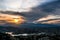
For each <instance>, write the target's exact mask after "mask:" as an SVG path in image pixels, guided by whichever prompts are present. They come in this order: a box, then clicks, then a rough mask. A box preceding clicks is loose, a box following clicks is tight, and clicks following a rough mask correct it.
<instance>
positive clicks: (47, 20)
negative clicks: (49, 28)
mask: <svg viewBox="0 0 60 40" xmlns="http://www.w3.org/2000/svg"><path fill="white" fill-rule="evenodd" d="M33 23H43V24H57V23H60V15H48V16H46V17H42V18H40V19H38V20H35V21H33Z"/></svg>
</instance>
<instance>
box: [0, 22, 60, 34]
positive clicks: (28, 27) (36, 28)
mask: <svg viewBox="0 0 60 40" xmlns="http://www.w3.org/2000/svg"><path fill="white" fill-rule="evenodd" d="M59 31H60V26H57V25H52V24H34V23H28V24H27V23H25V24H22V25H20V26H19V27H12V26H7V27H4V26H0V32H14V33H40V32H47V33H60V32H59Z"/></svg>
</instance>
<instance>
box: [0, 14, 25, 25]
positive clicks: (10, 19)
mask: <svg viewBox="0 0 60 40" xmlns="http://www.w3.org/2000/svg"><path fill="white" fill-rule="evenodd" d="M0 21H1V22H3V23H10V24H22V23H24V22H25V20H24V17H23V16H19V15H10V14H0Z"/></svg>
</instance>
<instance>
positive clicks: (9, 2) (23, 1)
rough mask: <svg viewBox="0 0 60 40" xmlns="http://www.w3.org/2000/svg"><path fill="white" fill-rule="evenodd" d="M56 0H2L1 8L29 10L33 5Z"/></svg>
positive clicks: (0, 2)
mask: <svg viewBox="0 0 60 40" xmlns="http://www.w3.org/2000/svg"><path fill="white" fill-rule="evenodd" d="M52 1H55V0H0V10H4V11H5V10H9V11H19V12H29V11H31V9H32V8H33V7H37V6H39V5H42V4H43V3H47V2H52Z"/></svg>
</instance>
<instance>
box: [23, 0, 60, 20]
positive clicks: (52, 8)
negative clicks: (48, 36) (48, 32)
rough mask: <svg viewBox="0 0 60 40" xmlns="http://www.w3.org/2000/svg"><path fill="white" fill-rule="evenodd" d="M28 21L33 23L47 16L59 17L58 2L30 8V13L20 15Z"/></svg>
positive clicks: (59, 3) (59, 8)
mask: <svg viewBox="0 0 60 40" xmlns="http://www.w3.org/2000/svg"><path fill="white" fill-rule="evenodd" d="M22 14H24V16H25V17H27V19H28V20H30V21H33V20H37V19H38V18H42V17H44V16H47V15H52V14H54V15H60V1H59V0H57V1H54V2H49V3H46V4H43V5H40V6H38V7H35V8H32V11H31V12H25V13H22Z"/></svg>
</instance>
